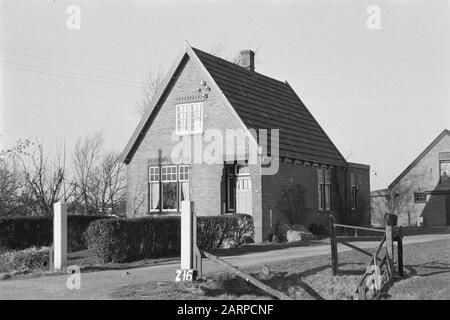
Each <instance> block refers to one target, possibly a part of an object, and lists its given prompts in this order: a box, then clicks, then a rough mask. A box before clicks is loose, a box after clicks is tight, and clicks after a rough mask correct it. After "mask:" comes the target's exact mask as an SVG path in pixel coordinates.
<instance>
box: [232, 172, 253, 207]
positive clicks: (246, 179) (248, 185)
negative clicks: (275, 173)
mask: <svg viewBox="0 0 450 320" xmlns="http://www.w3.org/2000/svg"><path fill="white" fill-rule="evenodd" d="M236 213H246V214H252V181H251V179H250V176H238V177H237V179H236Z"/></svg>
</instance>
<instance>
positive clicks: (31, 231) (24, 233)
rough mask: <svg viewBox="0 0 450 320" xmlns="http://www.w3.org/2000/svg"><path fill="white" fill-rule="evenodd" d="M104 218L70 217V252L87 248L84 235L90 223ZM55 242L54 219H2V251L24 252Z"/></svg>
mask: <svg viewBox="0 0 450 320" xmlns="http://www.w3.org/2000/svg"><path fill="white" fill-rule="evenodd" d="M104 218H107V217H104V216H78V215H69V216H68V226H67V228H68V239H67V245H68V248H69V250H78V249H83V248H86V246H85V244H84V237H83V233H84V231H85V230H86V228H87V227H88V225H89V223H91V222H92V221H95V220H98V219H104ZM52 242H53V218H51V217H12V218H0V251H5V250H22V249H25V248H30V247H42V246H50V245H51V244H52Z"/></svg>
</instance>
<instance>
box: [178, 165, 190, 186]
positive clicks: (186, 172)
mask: <svg viewBox="0 0 450 320" xmlns="http://www.w3.org/2000/svg"><path fill="white" fill-rule="evenodd" d="M184 170H186V171H184ZM182 171H184V172H182ZM189 171H190V170H189V165H188V164H183V165H180V166H179V167H178V181H180V182H183V181H189V178H190V176H189V174H190V172H189ZM181 175H187V179H186V178H183V179H182V178H181Z"/></svg>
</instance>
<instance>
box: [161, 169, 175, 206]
mask: <svg viewBox="0 0 450 320" xmlns="http://www.w3.org/2000/svg"><path fill="white" fill-rule="evenodd" d="M161 182H162V184H161V191H162V192H161V193H162V209H163V210H167V211H175V210H177V209H178V208H177V202H178V196H177V193H178V192H177V189H178V183H177V166H163V167H161Z"/></svg>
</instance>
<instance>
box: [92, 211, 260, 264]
mask: <svg viewBox="0 0 450 320" xmlns="http://www.w3.org/2000/svg"><path fill="white" fill-rule="evenodd" d="M180 223H181V219H180V217H179V216H152V217H143V218H132V219H122V218H114V219H108V220H98V221H95V222H92V223H91V224H90V225H89V227H88V228H87V230H86V234H85V236H86V243H87V246H88V248H89V250H91V251H92V252H93V253H94V254H95V255H96V256H97V257H99V258H100V259H101V260H102V261H103V262H105V263H107V262H130V261H135V260H139V259H144V258H155V257H161V256H168V255H175V254H179V253H180V241H181V237H180ZM197 223H198V228H197V242H198V245H199V247H200V248H202V249H219V248H222V247H224V246H227V245H233V246H239V245H241V244H242V243H244V242H250V241H252V238H253V219H252V217H251V216H249V215H241V214H239V215H229V216H228V215H227V216H207V217H198V219H197Z"/></svg>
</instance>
